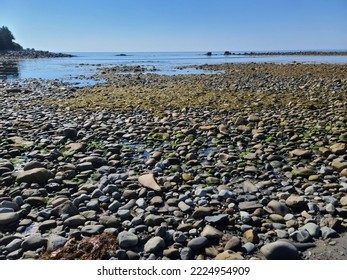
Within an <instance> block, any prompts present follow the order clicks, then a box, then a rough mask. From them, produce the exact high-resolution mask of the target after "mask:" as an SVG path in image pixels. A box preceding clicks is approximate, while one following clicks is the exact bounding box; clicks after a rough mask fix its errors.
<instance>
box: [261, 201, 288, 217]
mask: <svg viewBox="0 0 347 280" xmlns="http://www.w3.org/2000/svg"><path fill="white" fill-rule="evenodd" d="M265 209H266V210H267V211H268V212H269V213H271V214H272V213H274V214H279V215H282V216H285V215H286V214H287V213H288V212H289V209H288V207H287V206H286V205H285V204H284V203H282V202H279V201H277V200H271V201H270V202H269V203H268V204H267V206H266V208H265Z"/></svg>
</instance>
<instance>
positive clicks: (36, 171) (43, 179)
mask: <svg viewBox="0 0 347 280" xmlns="http://www.w3.org/2000/svg"><path fill="white" fill-rule="evenodd" d="M53 177H54V175H53V173H52V172H51V171H49V170H48V169H46V168H33V169H30V170H27V171H22V172H20V173H18V175H17V178H16V180H17V182H18V183H23V182H24V183H38V184H40V185H44V184H46V183H47V181H48V180H49V179H51V178H53Z"/></svg>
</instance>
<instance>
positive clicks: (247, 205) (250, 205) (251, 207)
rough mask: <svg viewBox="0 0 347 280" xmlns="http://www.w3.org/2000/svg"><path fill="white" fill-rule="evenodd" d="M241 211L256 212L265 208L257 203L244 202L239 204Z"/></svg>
mask: <svg viewBox="0 0 347 280" xmlns="http://www.w3.org/2000/svg"><path fill="white" fill-rule="evenodd" d="M238 206H239V209H240V210H241V211H243V210H255V209H257V208H263V205H262V204H260V203H257V202H256V201H244V202H240V203H239V205H238Z"/></svg>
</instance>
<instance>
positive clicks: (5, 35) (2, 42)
mask: <svg viewBox="0 0 347 280" xmlns="http://www.w3.org/2000/svg"><path fill="white" fill-rule="evenodd" d="M13 40H15V38H14V36H13V34H12V32H11V31H10V30H9V29H8V28H7V27H6V26H2V27H0V51H8V50H13V51H16V50H22V49H23V48H22V46H21V45H19V44H17V43H16V42H13Z"/></svg>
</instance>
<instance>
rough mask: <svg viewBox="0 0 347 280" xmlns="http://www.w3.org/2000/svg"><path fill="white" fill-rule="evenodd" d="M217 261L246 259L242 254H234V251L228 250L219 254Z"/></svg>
mask: <svg viewBox="0 0 347 280" xmlns="http://www.w3.org/2000/svg"><path fill="white" fill-rule="evenodd" d="M215 260H235V261H238V260H244V257H242V255H241V254H239V253H234V252H233V251H230V250H227V251H224V252H223V253H219V254H218V255H217V256H216V257H215Z"/></svg>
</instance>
